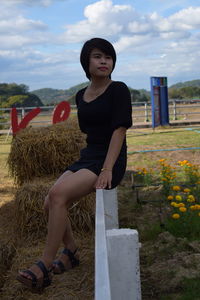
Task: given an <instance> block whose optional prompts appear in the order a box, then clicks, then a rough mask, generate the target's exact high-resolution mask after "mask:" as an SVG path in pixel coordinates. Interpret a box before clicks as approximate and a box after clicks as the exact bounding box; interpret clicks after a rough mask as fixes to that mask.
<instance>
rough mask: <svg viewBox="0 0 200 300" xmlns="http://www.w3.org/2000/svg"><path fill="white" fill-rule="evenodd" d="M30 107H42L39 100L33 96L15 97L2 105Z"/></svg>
mask: <svg viewBox="0 0 200 300" xmlns="http://www.w3.org/2000/svg"><path fill="white" fill-rule="evenodd" d="M31 106H43V103H42V102H41V100H40V99H39V98H38V97H37V96H36V95H34V94H26V95H15V96H11V97H9V98H8V99H7V101H6V102H4V103H3V107H5V108H7V107H31Z"/></svg>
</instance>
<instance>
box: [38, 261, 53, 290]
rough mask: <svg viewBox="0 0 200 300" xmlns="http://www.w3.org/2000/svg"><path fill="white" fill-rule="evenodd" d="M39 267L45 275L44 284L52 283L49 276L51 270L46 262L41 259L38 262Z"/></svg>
mask: <svg viewBox="0 0 200 300" xmlns="http://www.w3.org/2000/svg"><path fill="white" fill-rule="evenodd" d="M36 265H37V266H38V268H40V270H41V271H42V273H43V275H44V277H43V286H48V285H50V284H51V279H50V278H49V273H50V271H49V270H48V269H47V268H46V266H45V264H44V263H43V262H42V261H41V260H40V261H38V262H37V263H36Z"/></svg>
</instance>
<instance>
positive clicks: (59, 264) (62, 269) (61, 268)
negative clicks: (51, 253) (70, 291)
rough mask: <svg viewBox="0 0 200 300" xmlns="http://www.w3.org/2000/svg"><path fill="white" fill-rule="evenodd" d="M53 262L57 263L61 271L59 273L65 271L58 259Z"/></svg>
mask: <svg viewBox="0 0 200 300" xmlns="http://www.w3.org/2000/svg"><path fill="white" fill-rule="evenodd" d="M54 264H55V265H57V266H58V267H59V269H60V271H61V273H64V272H65V271H66V268H65V265H64V264H63V263H62V261H60V260H56V261H54Z"/></svg>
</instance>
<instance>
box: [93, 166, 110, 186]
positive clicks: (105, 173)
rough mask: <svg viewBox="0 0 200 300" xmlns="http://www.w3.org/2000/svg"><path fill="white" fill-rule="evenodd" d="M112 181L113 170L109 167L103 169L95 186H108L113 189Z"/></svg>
mask: <svg viewBox="0 0 200 300" xmlns="http://www.w3.org/2000/svg"><path fill="white" fill-rule="evenodd" d="M111 182H112V171H111V170H107V169H102V171H101V173H100V174H99V177H98V179H97V182H96V185H95V188H96V189H105V188H106V187H108V188H109V189H111Z"/></svg>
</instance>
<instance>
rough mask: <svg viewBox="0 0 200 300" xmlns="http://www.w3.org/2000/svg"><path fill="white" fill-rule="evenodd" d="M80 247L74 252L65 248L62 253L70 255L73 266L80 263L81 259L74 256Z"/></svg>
mask: <svg viewBox="0 0 200 300" xmlns="http://www.w3.org/2000/svg"><path fill="white" fill-rule="evenodd" d="M77 250H78V248H77V249H76V250H75V251H74V252H72V251H71V250H69V249H67V248H64V249H63V251H62V253H63V254H65V255H67V256H68V257H69V260H70V262H71V265H72V268H73V267H75V266H76V265H78V264H79V260H78V259H77V258H76V257H75V256H74V254H75V253H76V252H77Z"/></svg>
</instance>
